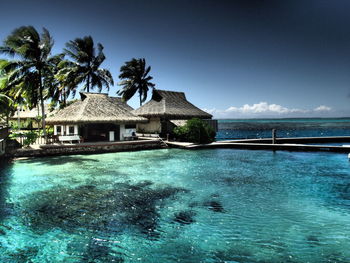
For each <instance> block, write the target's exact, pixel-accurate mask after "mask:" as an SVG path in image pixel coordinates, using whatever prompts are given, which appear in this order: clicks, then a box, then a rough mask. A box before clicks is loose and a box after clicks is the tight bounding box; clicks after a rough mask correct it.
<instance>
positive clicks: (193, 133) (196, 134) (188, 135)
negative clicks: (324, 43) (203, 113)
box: [174, 118, 216, 143]
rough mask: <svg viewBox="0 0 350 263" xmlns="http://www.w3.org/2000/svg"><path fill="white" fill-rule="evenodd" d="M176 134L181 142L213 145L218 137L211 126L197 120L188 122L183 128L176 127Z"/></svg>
mask: <svg viewBox="0 0 350 263" xmlns="http://www.w3.org/2000/svg"><path fill="white" fill-rule="evenodd" d="M174 134H175V136H176V137H177V138H178V139H179V140H180V141H187V142H193V143H211V142H213V141H214V140H215V136H216V132H215V131H214V129H213V128H212V127H211V126H209V125H208V124H207V123H206V122H205V121H203V120H200V119H197V118H194V119H191V120H188V121H187V123H186V124H185V125H184V126H182V127H176V128H175V129H174Z"/></svg>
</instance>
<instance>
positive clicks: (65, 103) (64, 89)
mask: <svg viewBox="0 0 350 263" xmlns="http://www.w3.org/2000/svg"><path fill="white" fill-rule="evenodd" d="M63 105H64V107H66V105H67V101H66V88H63Z"/></svg>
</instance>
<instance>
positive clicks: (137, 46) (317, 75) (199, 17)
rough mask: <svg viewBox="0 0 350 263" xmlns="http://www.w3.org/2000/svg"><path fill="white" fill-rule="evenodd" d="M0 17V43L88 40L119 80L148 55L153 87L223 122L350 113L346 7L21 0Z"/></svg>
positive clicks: (298, 1)
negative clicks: (24, 32)
mask: <svg viewBox="0 0 350 263" xmlns="http://www.w3.org/2000/svg"><path fill="white" fill-rule="evenodd" d="M2 10H5V11H2V15H1V16H0V25H1V31H0V39H2V40H3V39H4V38H5V37H6V36H7V35H8V34H9V33H11V31H12V30H13V29H15V28H16V27H19V26H22V25H33V26H35V27H36V28H37V29H38V30H41V28H42V27H46V28H47V29H48V30H49V31H50V33H51V34H52V35H53V37H54V39H55V46H54V50H53V52H54V53H58V52H61V51H62V49H63V48H64V44H65V43H66V42H67V41H69V40H72V39H74V38H76V37H83V36H85V35H91V36H92V37H93V38H94V40H95V42H96V43H97V42H100V43H102V44H103V45H104V47H105V49H104V52H105V54H106V57H107V59H106V61H105V63H104V67H106V68H108V69H109V70H110V71H111V72H112V74H113V77H114V79H115V82H116V83H117V82H118V74H119V69H120V66H121V65H122V64H123V63H124V62H125V61H127V60H129V59H131V58H133V57H136V58H140V57H144V58H146V61H147V63H148V64H149V65H151V66H152V71H151V75H152V76H153V77H154V83H155V84H156V88H158V89H165V90H175V91H184V92H185V93H186V96H187V98H188V99H189V100H190V101H191V102H192V103H193V104H195V105H197V106H198V107H200V108H202V109H206V110H208V111H209V112H211V113H213V114H214V116H215V117H218V118H245V117H249V118H251V117H253V118H259V117H295V116H298V117H314V116H319V117H329V116H334V117H344V116H350V106H349V105H350V26H349V25H350V16H349V15H348V11H349V10H350V2H349V1H346V0H343V1H342V0H333V1H323V0H308V1H302V0H295V1H276V0H270V1H263V0H250V1H246V0H239V1H235V0H232V1H214V0H213V1H206V0H201V1H199V0H192V1H185V0H181V1H180V0H179V1H167V0H162V1H160V0H159V1H152V0H149V1H141V0H129V1H103V0H101V1H89V0H86V1H66V0H62V1H58V0H55V1H44V0H42V1H37V0H32V1H21V0H17V1H6V2H4V3H2ZM118 89H119V87H118V86H115V87H113V88H112V89H111V90H110V92H109V94H110V95H113V96H114V95H115V94H116V91H117V90H118ZM150 96H151V94H149V97H150ZM129 104H130V105H131V106H132V107H134V108H136V107H138V99H137V98H134V99H132V100H131V101H130V102H129Z"/></svg>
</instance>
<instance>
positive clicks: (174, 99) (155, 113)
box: [132, 89, 217, 136]
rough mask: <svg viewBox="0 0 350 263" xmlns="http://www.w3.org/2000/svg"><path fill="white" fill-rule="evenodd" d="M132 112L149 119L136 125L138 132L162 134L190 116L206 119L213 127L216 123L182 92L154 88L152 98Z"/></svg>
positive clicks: (168, 131) (180, 124)
mask: <svg viewBox="0 0 350 263" xmlns="http://www.w3.org/2000/svg"><path fill="white" fill-rule="evenodd" d="M132 113H133V114H135V115H138V116H141V117H145V118H148V119H149V121H148V122H147V123H139V124H138V125H137V130H138V132H145V133H160V134H162V136H165V135H166V134H167V133H171V132H172V130H173V129H174V127H176V126H182V125H184V124H185V123H186V121H187V120H189V119H192V118H199V119H203V120H207V121H208V123H209V124H210V125H212V126H213V127H214V128H215V129H216V125H217V123H216V121H215V120H211V118H212V117H213V116H212V115H211V114H209V113H207V112H205V111H203V110H201V109H199V108H197V107H196V106H194V105H193V104H192V103H190V102H189V101H187V99H186V96H185V93H183V92H175V91H166V90H158V89H155V90H154V91H153V95H152V99H151V100H150V101H149V102H147V103H146V104H144V105H143V106H141V107H140V108H138V109H136V110H134V111H132Z"/></svg>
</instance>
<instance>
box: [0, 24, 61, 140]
mask: <svg viewBox="0 0 350 263" xmlns="http://www.w3.org/2000/svg"><path fill="white" fill-rule="evenodd" d="M52 46H53V39H52V37H51V35H50V33H49V31H48V30H47V29H45V28H43V32H42V33H41V34H39V33H38V32H37V31H36V29H35V28H34V27H33V26H22V27H19V28H17V29H15V30H14V31H13V32H12V33H11V34H10V35H9V36H8V37H7V38H6V39H5V40H4V44H3V46H2V47H0V53H2V54H5V55H8V56H10V57H13V58H16V59H14V60H11V61H4V60H3V61H2V64H1V68H0V70H3V71H4V72H5V73H6V74H7V75H8V83H7V88H6V89H7V92H9V93H12V95H13V97H14V98H15V99H17V98H19V97H22V96H24V97H25V98H26V99H27V101H29V102H30V106H31V107H32V106H36V104H37V102H40V106H41V114H42V128H43V133H44V137H45V138H46V129H45V127H46V122H45V107H44V89H45V85H44V81H45V78H46V77H47V76H48V75H50V74H51V70H50V68H51V65H52V63H53V60H55V59H54V58H52V57H50V55H51V49H52Z"/></svg>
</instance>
